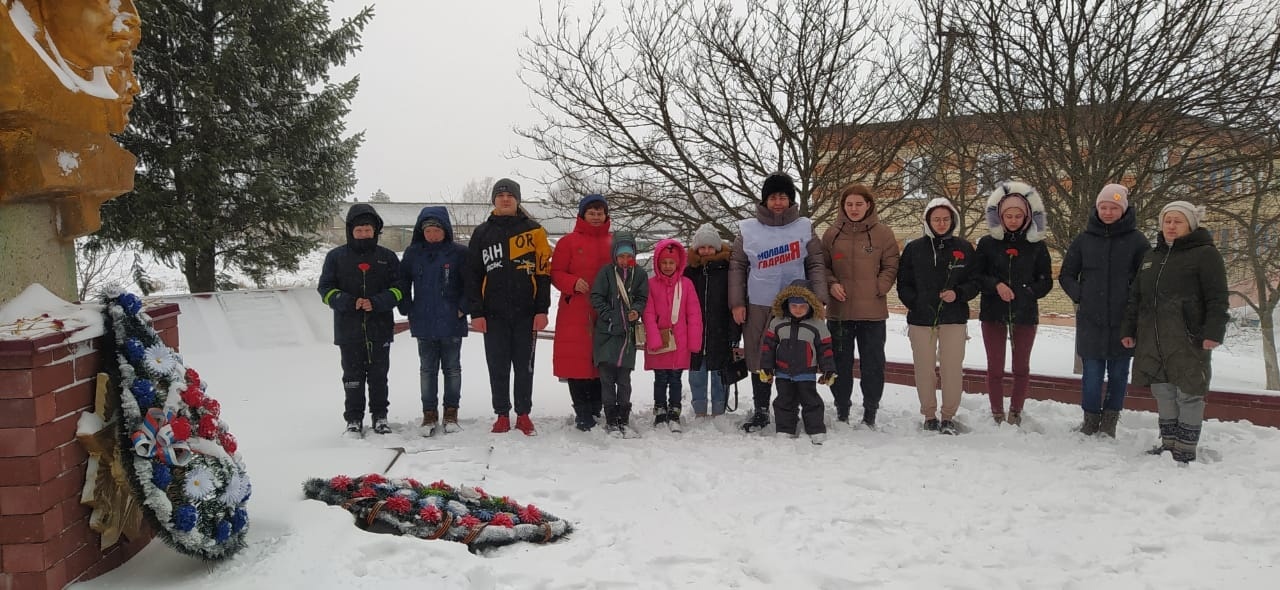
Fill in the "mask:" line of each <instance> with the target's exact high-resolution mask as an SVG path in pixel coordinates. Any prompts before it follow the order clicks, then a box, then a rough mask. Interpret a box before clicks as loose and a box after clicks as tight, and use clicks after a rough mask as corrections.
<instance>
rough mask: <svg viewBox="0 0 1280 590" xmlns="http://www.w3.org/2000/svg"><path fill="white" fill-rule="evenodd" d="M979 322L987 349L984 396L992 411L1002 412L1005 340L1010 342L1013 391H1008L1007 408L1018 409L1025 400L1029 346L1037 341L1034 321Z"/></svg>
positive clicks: (1028, 370)
mask: <svg viewBox="0 0 1280 590" xmlns="http://www.w3.org/2000/svg"><path fill="white" fill-rule="evenodd" d="M1010 326H1011V325H1010V324H1006V323H1004V322H982V344H983V346H985V347H986V349H987V397H988V398H990V401H991V412H992V413H996V414H1003V413H1004V353H1005V345H1004V343H1005V342H1007V341H1010V340H1012V341H1013V391H1012V392H1010V394H1009V411H1010V412H1021V411H1022V404H1023V403H1024V402H1026V401H1027V385H1028V384H1030V383H1031V347H1032V345H1034V344H1035V343H1036V325H1035V324H1012V329H1011V328H1010Z"/></svg>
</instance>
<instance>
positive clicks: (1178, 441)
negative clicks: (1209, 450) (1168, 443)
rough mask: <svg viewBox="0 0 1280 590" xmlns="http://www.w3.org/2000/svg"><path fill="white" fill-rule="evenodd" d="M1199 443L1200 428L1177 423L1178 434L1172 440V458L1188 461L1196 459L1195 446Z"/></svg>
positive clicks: (1181, 461) (1183, 461)
mask: <svg viewBox="0 0 1280 590" xmlns="http://www.w3.org/2000/svg"><path fill="white" fill-rule="evenodd" d="M1199 443H1200V428H1199V427H1198V426H1187V425H1186V424H1183V423H1181V422H1179V423H1178V434H1177V435H1176V437H1175V438H1174V440H1173V460H1174V461H1177V462H1179V463H1190V462H1192V461H1195V460H1196V446H1197V445H1198V444H1199Z"/></svg>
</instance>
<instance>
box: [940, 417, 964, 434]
mask: <svg viewBox="0 0 1280 590" xmlns="http://www.w3.org/2000/svg"><path fill="white" fill-rule="evenodd" d="M938 433H939V434H959V433H960V432H959V431H958V430H956V423H955V422H952V421H950V420H943V421H942V422H939V423H938Z"/></svg>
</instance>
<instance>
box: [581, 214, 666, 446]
mask: <svg viewBox="0 0 1280 590" xmlns="http://www.w3.org/2000/svg"><path fill="white" fill-rule="evenodd" d="M612 254H613V263H612V264H608V265H605V267H604V268H602V269H600V272H599V273H598V274H596V280H595V282H594V284H593V285H592V286H591V307H593V308H595V310H596V314H597V316H598V317H597V318H596V325H595V330H594V332H593V337H592V346H591V355H592V358H593V359H594V360H595V363H596V366H597V367H599V368H600V389H601V391H600V398H601V401H603V403H604V417H605V430H607V431H609V432H611V433H615V434H621V435H624V436H625V435H627V434H628V430H627V427H628V426H629V425H630V422H631V370H632V369H634V368H635V366H636V342H637V341H643V340H644V334H643V333H640V334H637V333H636V331H637V330H638V329H640V326H642V325H643V324H641V322H640V314H641V312H643V311H644V306H645V303H647V302H648V301H649V276H648V274H647V273H645V272H644V269H643V268H640V267H639V266H636V238H635V236H634V235H633V234H632V233H631V232H624V231H620V232H617V233H615V234H614V235H613V249H612ZM591 426H594V424H591V425H590V426H587V427H586V428H582V427H581V426H580V427H579V429H580V430H590V429H591Z"/></svg>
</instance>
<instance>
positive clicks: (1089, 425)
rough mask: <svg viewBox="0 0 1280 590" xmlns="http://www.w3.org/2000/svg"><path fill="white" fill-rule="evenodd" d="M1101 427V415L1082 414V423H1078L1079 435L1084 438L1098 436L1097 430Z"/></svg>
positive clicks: (1087, 412)
mask: <svg viewBox="0 0 1280 590" xmlns="http://www.w3.org/2000/svg"><path fill="white" fill-rule="evenodd" d="M1101 425H1102V414H1097V413H1094V412H1089V411H1086V412H1085V413H1084V421H1083V422H1081V423H1080V434H1083V435H1085V436H1093V435H1095V434H1098V429H1099V428H1100V427H1101Z"/></svg>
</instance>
